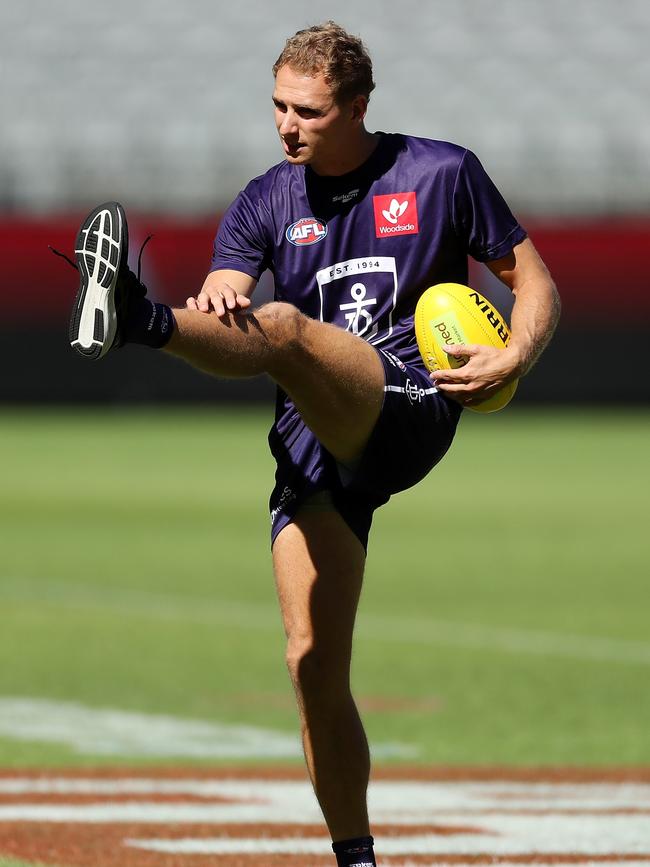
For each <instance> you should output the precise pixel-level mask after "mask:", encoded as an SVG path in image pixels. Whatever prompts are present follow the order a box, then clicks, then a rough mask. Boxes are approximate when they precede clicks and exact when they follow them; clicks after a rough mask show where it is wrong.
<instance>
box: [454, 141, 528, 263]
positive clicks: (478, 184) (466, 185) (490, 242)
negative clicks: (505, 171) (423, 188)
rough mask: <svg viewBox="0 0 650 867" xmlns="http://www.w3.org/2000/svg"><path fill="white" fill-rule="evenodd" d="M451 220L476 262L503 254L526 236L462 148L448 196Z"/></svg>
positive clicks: (487, 179) (475, 158)
mask: <svg viewBox="0 0 650 867" xmlns="http://www.w3.org/2000/svg"><path fill="white" fill-rule="evenodd" d="M452 221H453V224H454V228H455V230H456V233H457V235H458V236H459V237H460V238H461V241H462V242H463V243H464V245H465V249H466V250H467V252H468V253H469V254H470V255H471V256H472V257H473V258H474V259H476V260H477V261H478V262H489V261H490V260H492V259H499V258H500V257H501V256H506V255H507V254H508V253H509V252H510V251H511V250H512V248H513V247H515V246H516V245H517V244H519V243H521V241H523V240H524V238H526V232H525V230H524V229H523V228H522V227H521V226H520V225H519V223H518V222H517V220H516V218H515V217H514V215H513V213H512V211H511V210H510V208H509V207H508V205H507V204H506V202H505V199H504V198H503V196H502V195H501V193H500V192H499V191H498V190H497V188H496V186H495V185H494V183H493V182H492V180H491V179H490V177H489V176H488V174H487V172H486V171H485V169H484V168H483V166H482V165H481V163H480V161H479V160H478V158H477V157H476V156H475V155H474V154H473V153H472V152H471V151H465V153H464V154H463V157H462V159H461V162H460V165H459V167H458V174H457V175H456V182H455V185H454V192H453V197H452Z"/></svg>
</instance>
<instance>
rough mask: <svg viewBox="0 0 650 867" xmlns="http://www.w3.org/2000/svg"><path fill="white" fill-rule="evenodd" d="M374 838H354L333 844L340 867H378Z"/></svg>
mask: <svg viewBox="0 0 650 867" xmlns="http://www.w3.org/2000/svg"><path fill="white" fill-rule="evenodd" d="M374 842H375V841H374V840H373V839H372V837H354V838H353V839H352V840H340V841H339V842H338V843H332V849H333V850H334V854H335V855H336V863H337V864H338V867H377V862H376V861H375V853H374V851H373V848H372V847H373V845H374Z"/></svg>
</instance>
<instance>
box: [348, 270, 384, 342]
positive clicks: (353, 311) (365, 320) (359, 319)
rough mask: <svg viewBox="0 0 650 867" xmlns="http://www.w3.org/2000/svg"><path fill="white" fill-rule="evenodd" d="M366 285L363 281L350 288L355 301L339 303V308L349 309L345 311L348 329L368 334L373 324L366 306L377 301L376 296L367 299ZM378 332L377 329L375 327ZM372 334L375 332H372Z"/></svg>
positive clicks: (355, 332) (354, 332)
mask: <svg viewBox="0 0 650 867" xmlns="http://www.w3.org/2000/svg"><path fill="white" fill-rule="evenodd" d="M366 291H367V290H366V287H365V286H364V285H363V283H355V284H354V286H353V287H352V288H351V289H350V295H352V297H353V298H354V301H349V302H348V303H347V304H339V310H341V311H343V312H344V313H345V311H348V312H346V313H345V319H346V322H347V323H348V324H347V329H346V330H347V331H351V332H352V333H353V334H357V335H366V336H368V335H367V332H368V331H369V329H370V328H371V326H372V316H371V314H370V311H369V310H366V307H370V306H372V305H373V304H376V303H377V299H376V298H368V299H366ZM375 332H376V329H375ZM370 333H371V334H372V333H373V332H370Z"/></svg>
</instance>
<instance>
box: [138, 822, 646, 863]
mask: <svg viewBox="0 0 650 867" xmlns="http://www.w3.org/2000/svg"><path fill="white" fill-rule="evenodd" d="M640 824H641V823H637V827H632V823H627V825H626V827H625V829H623V828H621V829H618V833H617V832H616V831H615V830H614V831H613V830H612V829H611V828H608V833H603V826H602V822H601V821H599V820H594V821H593V822H585V820H584V818H582V819H580V820H579V821H578V823H576V822H569V821H566V820H565V821H563V820H562V819H559V818H558V817H553V820H552V824H551V825H549V823H545V822H540V821H539V819H534V820H530V819H527V820H524V819H514V818H510V819H509V820H507V821H502V822H499V823H498V825H496V823H495V824H494V827H495V830H488V829H486V832H485V834H466V835H463V834H458V835H453V836H440V835H436V834H413V835H409V834H406V835H404V836H399V837H384V838H382V839H381V841H380V842H378V843H377V851H378V853H381V855H433V854H435V853H440V854H445V853H449V854H452V853H453V854H474V855H479V854H481V853H484V852H489V853H490V855H495V856H499V855H520V854H531V853H535V854H536V853H544V854H550V853H556V852H571V853H575V854H580V855H601V854H609V853H612V851H614V852H616V854H625V855H628V854H635V853H637V854H647V852H648V847H649V846H650V840H649V839H648V830H647V822H644V823H643V824H644V830H645V832H646V833H645V843H644V842H643V839H642V829H641V827H640ZM497 827H498V830H496V828H497ZM126 842H127V845H130V846H135V847H137V848H140V849H146V850H149V851H154V852H167V853H178V854H184V855H195V854H196V855H198V854H200V855H234V854H259V853H265V854H268V855H271V854H287V855H290V854H291V853H296V854H305V855H316V854H319V853H322V852H323V850H324V848H325V847H324V845H323V838H322V837H320V838H319V837H286V838H268V837H267V838H258V839H252V838H242V839H235V838H232V837H213V838H202V839H199V838H192V837H187V838H181V839H176V840H169V839H167V840H165V839H160V838H153V839H152V838H147V839H137V838H130V839H129V840H127V841H126ZM613 846H614V847H615V848H614V849H613V848H612V847H613Z"/></svg>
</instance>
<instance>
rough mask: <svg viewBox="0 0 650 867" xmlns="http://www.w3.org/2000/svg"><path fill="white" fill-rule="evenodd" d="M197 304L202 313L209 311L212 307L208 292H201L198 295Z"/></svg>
mask: <svg viewBox="0 0 650 867" xmlns="http://www.w3.org/2000/svg"><path fill="white" fill-rule="evenodd" d="M196 306H197V308H198V309H199V310H200V311H201V312H202V313H207V312H208V311H209V309H210V296H209V295H208V294H207V292H199V294H198V295H197V296H196Z"/></svg>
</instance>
